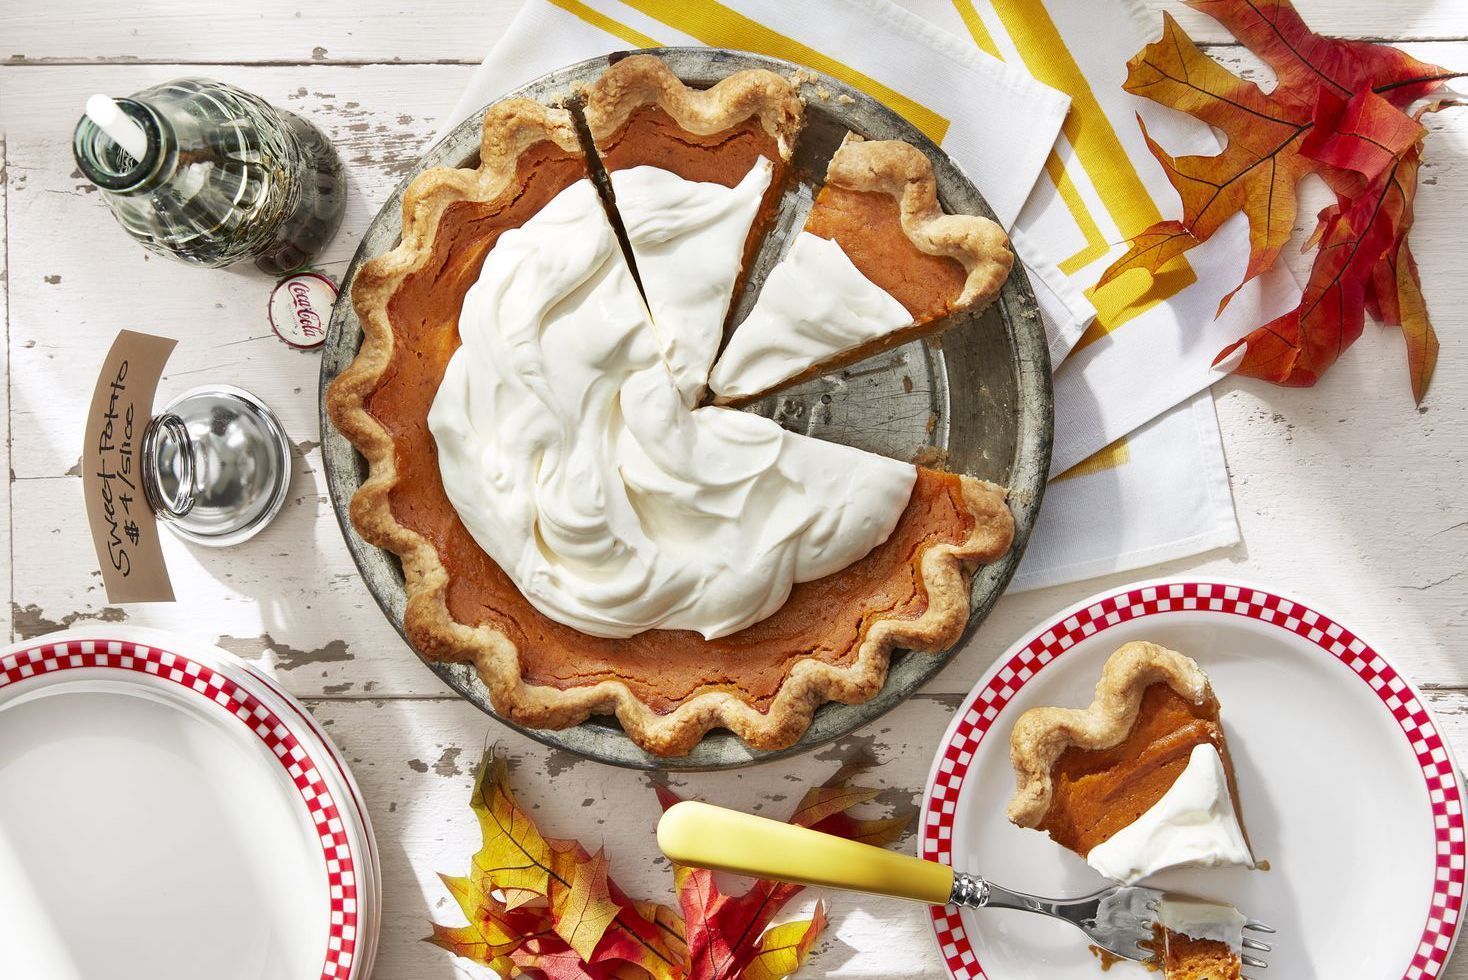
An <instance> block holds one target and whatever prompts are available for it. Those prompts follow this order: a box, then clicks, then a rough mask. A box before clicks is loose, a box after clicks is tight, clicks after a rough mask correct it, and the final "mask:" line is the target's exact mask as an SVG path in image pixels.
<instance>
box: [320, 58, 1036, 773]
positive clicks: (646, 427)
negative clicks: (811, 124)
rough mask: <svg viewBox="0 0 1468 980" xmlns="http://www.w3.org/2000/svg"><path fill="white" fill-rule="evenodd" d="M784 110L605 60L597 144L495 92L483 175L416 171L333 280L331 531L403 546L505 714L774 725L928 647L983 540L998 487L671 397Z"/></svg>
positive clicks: (771, 88) (953, 614) (640, 735)
mask: <svg viewBox="0 0 1468 980" xmlns="http://www.w3.org/2000/svg"><path fill="white" fill-rule="evenodd" d="M793 99H794V96H793V93H792V92H791V90H790V88H789V86H788V84H787V83H785V82H784V81H783V80H782V79H779V78H778V76H774V75H771V74H770V73H768V72H742V73H739V74H737V75H734V76H731V77H730V78H729V79H727V80H726V81H724V82H722V83H720V84H719V85H716V86H715V87H714V88H712V89H710V90H708V91H707V92H695V91H694V90H691V89H688V88H686V87H684V86H683V85H682V83H681V82H679V81H678V80H677V79H676V78H673V77H672V76H671V74H670V73H669V72H667V71H666V69H665V68H664V67H663V66H662V64H661V63H660V62H658V61H656V60H655V59H648V58H628V59H625V60H624V61H621V62H619V63H618V64H616V65H614V66H613V67H612V68H610V69H609V70H608V72H607V74H606V77H605V78H603V79H602V80H601V82H599V83H597V85H595V86H593V87H592V89H591V90H590V91H589V93H588V97H587V103H586V109H585V117H586V118H585V121H586V123H587V129H588V130H589V131H590V133H591V134H592V136H593V137H594V142H595V148H596V151H597V153H598V154H599V157H597V158H592V159H587V158H586V157H584V156H583V155H582V153H581V152H580V151H579V150H578V148H577V141H576V138H575V131H574V126H573V123H574V119H573V118H572V117H571V116H570V115H568V114H567V113H566V112H564V111H562V110H558V109H547V108H543V107H541V106H538V105H535V104H534V103H513V102H512V103H506V104H503V105H501V106H499V107H496V108H495V109H493V110H491V111H490V112H489V113H488V114H487V115H486V118H485V132H484V138H483V147H484V148H483V152H482V154H481V160H480V163H479V166H478V167H477V168H475V169H473V170H462V171H452V170H433V171H428V172H426V173H424V174H422V175H421V176H419V177H418V178H416V179H415V180H414V181H413V183H412V184H411V186H410V188H409V191H408V193H407V195H406V196H405V198H404V231H403V240H402V242H401V244H400V245H398V246H397V247H396V248H395V249H393V250H392V251H390V252H388V253H387V254H385V255H382V256H379V257H377V258H374V259H372V260H370V261H368V262H367V263H365V264H364V265H363V266H362V268H361V270H360V271H359V272H358V274H357V278H356V282H355V283H354V286H353V289H352V301H353V303H354V305H355V307H356V309H357V312H358V315H359V317H360V319H361V322H362V326H363V331H364V334H365V339H364V343H363V346H362V349H361V352H360V353H359V355H358V357H357V359H356V360H355V361H354V362H353V363H352V365H351V366H350V367H349V369H348V370H346V371H345V372H343V373H342V375H341V376H340V377H339V378H338V379H337V380H336V382H335V383H334V384H333V385H332V387H331V389H330V391H329V392H328V396H327V406H328V409H329V411H330V413H331V417H332V419H333V420H334V421H335V422H336V424H337V426H338V427H339V428H340V429H341V431H342V432H343V433H344V434H345V435H347V436H348V438H350V439H351V440H352V442H353V443H354V444H355V445H356V446H357V448H358V449H359V450H360V451H361V452H362V454H363V455H364V456H365V457H366V458H367V461H368V464H369V466H370V470H371V472H370V476H369V478H368V479H367V480H366V482H365V483H364V484H363V487H362V489H361V491H360V492H359V493H358V494H357V496H356V497H355V498H354V499H353V501H352V508H351V514H352V520H353V523H354V524H355V526H356V527H357V529H358V531H359V532H360V533H361V534H362V536H363V538H364V539H366V540H368V541H369V542H371V543H373V544H376V545H378V546H380V547H384V548H387V549H390V550H392V551H393V552H395V553H396V554H398V555H399V556H400V557H401V558H402V562H403V569H404V577H405V580H406V590H407V595H408V600H407V606H406V609H405V613H404V628H405V631H406V633H407V634H408V637H409V639H410V640H411V641H412V643H413V644H414V646H415V647H416V648H417V649H418V650H419V651H420V652H421V653H422V654H423V655H425V656H427V657H431V658H438V659H443V660H454V661H461V662H472V663H473V664H475V666H476V667H477V669H478V672H479V675H480V677H481V678H482V679H483V681H484V683H485V685H486V687H487V688H488V690H489V693H490V696H491V698H492V700H493V702H494V705H495V707H496V709H497V710H498V711H500V712H501V713H503V714H504V715H506V716H507V717H509V718H510V719H512V720H514V721H516V722H518V723H520V724H523V725H529V726H534V727H549V728H556V727H565V726H568V725H573V724H577V723H579V722H581V721H583V720H585V719H586V718H587V717H588V716H590V715H592V714H615V715H616V717H617V718H618V719H619V720H620V722H621V723H622V726H623V728H624V729H625V730H626V732H627V734H628V736H629V737H630V738H632V739H633V740H634V741H635V742H636V743H637V744H639V745H640V746H642V747H643V748H645V749H647V750H648V751H651V752H654V753H659V754H665V755H668V754H682V753H686V752H687V751H688V750H689V749H691V748H692V747H693V746H694V745H695V744H696V743H697V742H698V741H699V739H701V738H702V737H703V735H704V734H705V733H706V732H707V731H708V730H709V729H711V728H714V727H724V728H728V729H731V730H732V731H734V732H735V733H737V734H738V735H739V736H740V737H742V738H743V739H745V740H746V741H747V742H749V743H750V744H751V745H753V746H755V747H758V748H780V747H784V746H787V745H790V744H791V743H793V742H794V741H796V740H797V739H798V738H799V737H800V736H801V734H803V733H804V731H805V730H806V728H807V727H808V725H809V724H810V719H811V715H812V713H813V712H814V710H815V709H816V707H818V706H819V705H820V704H822V703H824V702H825V701H830V700H836V701H845V702H857V701H862V700H865V699H867V698H870V697H872V696H873V695H874V694H876V693H877V692H878V691H879V690H880V689H881V687H882V684H883V682H884V680H885V677H886V670H887V663H888V658H889V656H890V654H891V652H892V651H893V650H894V649H898V648H908V649H916V650H932V651H936V650H942V649H945V648H946V647H948V646H950V645H952V643H953V642H955V640H956V639H957V638H958V637H959V635H960V634H961V632H962V630H963V627H964V625H965V624H966V622H967V620H968V615H969V589H968V583H969V578H970V576H971V575H972V573H973V571H974V569H975V568H977V567H978V565H980V564H982V563H985V562H992V561H994V560H996V559H998V558H999V557H1000V556H1002V555H1003V554H1004V553H1005V552H1006V551H1007V550H1008V549H1009V546H1010V541H1011V537H1012V534H1013V518H1012V516H1011V515H1010V512H1009V509H1008V506H1007V504H1006V503H1005V492H1004V491H1003V490H1002V489H1001V488H999V487H996V486H993V485H992V484H988V483H985V482H983V481H981V480H978V479H975V478H972V477H968V476H962V475H959V474H953V473H945V472H940V471H937V470H930V469H922V468H918V467H915V466H912V465H911V464H908V463H905V462H898V461H895V460H890V459H886V458H883V457H879V456H875V455H872V454H869V453H866V452H862V451H860V450H856V449H851V448H848V447H845V446H839V445H834V444H829V443H825V442H821V441H819V440H815V439H812V438H809V437H806V436H802V435H798V434H795V433H790V432H786V431H785V430H783V429H781V428H780V427H779V426H777V425H776V424H775V423H773V422H771V421H769V420H767V419H764V418H760V417H757V416H753V415H749V414H745V413H741V412H738V411H734V410H731V409H728V408H722V407H717V406H705V407H702V408H694V407H693V406H694V403H695V398H696V395H697V393H699V392H701V391H702V389H703V386H704V384H705V383H706V380H707V378H706V375H707V371H708V368H709V363H710V362H711V361H712V358H713V350H714V349H716V346H717V343H718V338H719V336H720V334H721V331H722V327H723V319H724V316H725V311H726V309H727V307H728V303H729V297H730V296H731V295H732V292H733V290H734V289H735V288H736V287H737V285H738V279H739V276H740V274H741V273H740V270H741V268H742V264H743V260H744V258H745V257H746V256H747V255H748V254H749V253H750V251H751V249H753V248H754V247H756V244H757V242H756V239H757V238H758V235H759V233H760V228H761V223H762V221H763V220H764V218H765V216H766V214H767V212H768V209H769V208H770V206H771V205H770V200H771V198H770V197H769V195H770V194H771V193H772V191H771V190H770V189H771V188H774V187H775V186H777V185H778V183H779V182H780V180H781V179H782V171H783V168H784V166H785V160H786V159H787V158H788V156H789V149H790V140H792V139H793V138H794V134H795V131H796V129H797V128H798V123H799V118H800V113H799V103H798V101H792V100H793ZM603 168H604V169H603ZM644 168H646V169H647V170H649V171H656V172H655V173H643V174H641V175H637V174H636V172H637V171H639V170H643V169H644ZM766 170H767V171H768V177H769V182H768V185H767V186H765V185H763V184H762V185H761V186H764V189H762V190H761V191H760V192H759V194H758V195H756V194H755V193H754V192H753V190H751V187H752V186H753V185H750V184H748V183H746V181H747V180H749V179H750V175H751V174H756V175H758V176H759V177H760V180H761V181H763V180H764V171H766ZM606 172H609V173H610V176H611V180H610V186H611V188H612V190H613V191H615V194H616V200H615V201H613V200H611V199H604V198H603V197H602V196H601V195H599V193H598V192H599V190H602V189H604V186H601V187H599V186H598V182H597V178H599V177H600V176H601V175H602V174H603V173H606ZM619 177H626V178H634V177H635V178H636V179H632V180H631V182H630V183H629V182H628V181H627V180H619ZM638 180H641V181H642V183H640V184H639V183H638V182H637V181H638ZM619 184H620V186H619ZM649 187H651V188H654V190H653V191H648V190H647V188H649ZM629 188H631V189H630V190H629ZM741 188H742V189H741ZM649 202H651V203H652V204H657V205H658V206H657V207H656V208H652V207H650V206H648V207H647V208H646V209H645V210H639V209H643V208H644V206H645V205H648V204H649ZM629 212H630V213H629ZM609 214H610V215H611V216H612V220H609V217H608V215H609ZM618 215H620V220H621V222H622V223H623V224H624V225H625V227H626V228H627V229H628V231H629V232H635V234H630V235H629V238H630V239H631V241H630V249H629V250H628V252H624V250H623V249H622V248H621V247H620V243H619V242H618V239H617V236H616V234H615V232H614V224H613V220H615V218H616V217H617V216H618ZM710 216H712V217H710ZM704 217H710V220H708V221H702V220H701V219H702V218H704ZM648 229H651V230H648ZM644 231H645V232H646V234H644ZM629 252H630V254H628V253H629ZM892 261H893V263H894V264H895V265H899V266H900V265H902V264H903V262H905V261H906V259H905V258H904V257H903V256H900V255H899V256H894V257H893V259H892ZM634 270H635V272H640V273H641V283H640V287H641V288H640V290H639V283H638V281H637V278H636V276H635V273H634ZM693 287H697V288H696V289H693ZM695 293H697V295H694V294H695ZM711 297H712V298H711ZM710 338H712V339H710ZM711 345H712V346H711Z"/></svg>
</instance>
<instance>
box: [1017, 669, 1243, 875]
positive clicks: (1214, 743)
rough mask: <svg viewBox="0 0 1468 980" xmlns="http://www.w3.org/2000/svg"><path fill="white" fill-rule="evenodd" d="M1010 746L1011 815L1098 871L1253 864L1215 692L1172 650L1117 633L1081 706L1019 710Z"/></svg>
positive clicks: (1138, 872)
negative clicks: (1118, 640)
mask: <svg viewBox="0 0 1468 980" xmlns="http://www.w3.org/2000/svg"><path fill="white" fill-rule="evenodd" d="M1010 755H1011V759H1012V761H1013V763H1014V769H1015V774H1016V777H1017V787H1016V790H1015V795H1014V799H1013V800H1012V801H1011V802H1010V805H1009V818H1010V820H1012V821H1013V822H1014V823H1015V824H1017V825H1019V826H1021V827H1031V828H1034V829H1036V830H1043V831H1046V832H1047V833H1048V834H1049V835H1050V837H1051V838H1052V839H1053V840H1054V841H1055V842H1056V843H1058V844H1060V845H1061V846H1063V847H1066V848H1069V849H1070V850H1072V851H1074V852H1075V853H1077V854H1079V855H1081V857H1083V858H1085V859H1086V862H1087V863H1088V864H1090V865H1091V866H1092V867H1093V868H1095V869H1096V870H1097V871H1099V872H1100V873H1101V874H1103V875H1105V876H1106V877H1108V878H1111V879H1113V880H1116V881H1120V882H1123V883H1126V884H1131V883H1134V882H1136V881H1139V880H1140V879H1142V878H1144V877H1146V876H1148V875H1151V874H1155V873H1156V872H1159V871H1162V870H1164V869H1166V868H1172V867H1180V866H1197V867H1221V866H1226V865H1239V866H1244V867H1253V864H1254V861H1253V856H1252V854H1251V852H1250V849H1249V843H1248V838H1247V836H1246V834H1245V832H1244V827H1243V819H1242V817H1241V815H1240V810H1239V806H1238V786H1237V781H1236V779H1235V777H1234V770H1233V763H1232V760H1231V759H1230V757H1229V752H1228V744H1227V742H1226V741H1225V739H1224V733H1223V727H1222V725H1221V724H1220V722H1219V705H1218V699H1217V698H1216V697H1215V696H1214V694H1213V689H1212V687H1211V686H1210V685H1209V683H1208V678H1207V677H1206V676H1205V675H1204V673H1203V671H1202V670H1201V669H1200V668H1199V667H1198V665H1197V664H1196V663H1194V662H1193V661H1192V660H1191V659H1189V658H1188V657H1185V656H1183V655H1182V654H1180V653H1177V652H1175V651H1172V650H1168V649H1166V648H1165V647H1161V646H1157V645H1156V644H1153V643H1143V642H1136V643H1128V644H1126V645H1125V646H1123V647H1122V648H1121V649H1119V650H1117V651H1116V653H1114V654H1112V656H1111V658H1110V659H1109V660H1108V661H1107V662H1106V667H1105V669H1104V670H1103V672H1102V675H1101V681H1100V683H1098V684H1097V685H1096V698H1095V700H1094V701H1093V702H1092V703H1091V705H1090V706H1089V707H1087V708H1084V709H1079V708H1032V709H1030V710H1029V711H1027V712H1025V713H1024V714H1023V715H1022V716H1021V717H1020V719H1019V721H1018V722H1017V723H1016V724H1015V727H1014V732H1013V734H1012V735H1011V739H1010Z"/></svg>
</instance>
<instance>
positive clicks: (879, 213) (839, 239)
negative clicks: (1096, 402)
mask: <svg viewBox="0 0 1468 980" xmlns="http://www.w3.org/2000/svg"><path fill="white" fill-rule="evenodd" d="M1013 261H1014V255H1013V253H1012V252H1011V251H1010V250H1009V239H1008V237H1007V236H1006V235H1005V234H1004V230H1003V229H1002V228H1000V227H999V226H998V225H996V224H995V223H994V222H992V221H990V220H989V219H987V218H981V217H977V216H974V215H966V214H944V213H943V209H942V208H941V207H940V206H939V204H938V197H937V191H936V181H935V179H934V177H933V165H932V163H931V162H930V161H929V160H928V158H927V157H926V156H924V155H923V153H922V151H920V150H919V149H917V148H916V147H914V146H911V145H909V144H907V143H903V142H901V141H897V140H880V141H864V140H862V139H860V138H858V137H855V136H848V137H847V139H846V140H845V141H844V142H843V143H842V145H841V147H840V149H838V150H837V151H836V154H835V155H834V156H833V157H832V158H831V163H830V165H829V167H828V169H827V172H826V182H825V184H824V186H823V187H822V188H821V191H820V193H819V194H818V195H817V196H816V200H815V204H814V205H813V206H812V208H811V212H810V215H809V216H808V218H807V219H806V223H805V230H804V231H802V232H801V233H800V234H799V235H797V236H796V239H795V242H794V243H793V244H792V246H791V248H790V252H789V254H788V255H787V256H786V258H785V259H784V260H783V261H782V262H781V263H780V264H779V265H777V266H776V267H775V268H774V269H772V270H771V271H770V275H769V277H768V278H767V279H766V281H765V283H764V285H763V287H762V288H761V290H760V295H759V299H758V300H757V301H756V303H755V305H754V308H753V309H752V310H751V311H750V313H749V316H747V317H746V318H745V319H744V321H743V322H742V323H741V324H740V325H739V327H738V329H736V330H735V332H734V335H733V337H731V338H730V340H729V344H728V346H727V347H726V348H725V350H724V352H723V354H722V355H721V356H720V357H719V361H718V364H716V365H715V367H714V371H713V375H712V376H711V377H710V379H709V387H710V388H711V389H712V390H713V392H714V400H715V402H716V403H719V404H738V403H741V402H745V401H748V400H750V399H752V398H756V397H758V396H760V395H763V394H767V393H769V392H770V391H774V390H777V389H779V388H783V387H786V386H788V385H791V384H795V383H798V382H800V381H804V380H806V379H807V378H810V377H814V376H817V375H820V374H826V373H829V372H831V371H834V370H837V369H839V368H842V367H845V366H847V365H849V364H853V363H855V362H856V361H859V360H862V359H864V358H867V357H871V356H872V355H874V354H877V353H880V352H881V351H884V350H888V349H890V348H893V347H896V346H899V345H901V344H905V343H907V342H908V341H911V340H915V339H917V338H918V337H922V336H926V335H928V334H931V333H934V332H936V331H938V330H940V329H942V328H943V327H944V326H946V325H947V324H948V323H950V322H951V321H950V320H948V319H946V318H947V317H948V316H949V315H950V314H952V313H955V312H958V311H960V310H966V309H976V308H978V309H981V308H983V307H984V306H985V305H987V304H988V303H989V302H990V301H991V300H992V299H993V298H994V297H995V296H996V295H997V294H998V293H999V290H1000V289H1001V288H1002V287H1003V285H1004V281H1005V279H1006V278H1008V276H1009V270H1010V266H1011V265H1012V264H1013Z"/></svg>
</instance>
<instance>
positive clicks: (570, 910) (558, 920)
mask: <svg viewBox="0 0 1468 980" xmlns="http://www.w3.org/2000/svg"><path fill="white" fill-rule="evenodd" d="M561 855H569V856H570V858H571V860H569V861H568V860H565V858H564V857H561ZM557 857H558V858H559V859H558V860H555V865H556V870H557V872H558V873H557V874H556V875H555V876H554V877H552V878H551V884H550V892H551V894H550V899H551V920H552V922H553V923H554V928H555V930H556V935H558V936H560V937H561V938H562V939H564V940H565V941H566V945H567V946H570V947H571V948H572V949H574V950H575V951H576V953H577V955H579V956H580V957H581V958H582V959H583V960H585V961H586V962H588V963H590V962H591V958H592V954H593V953H594V952H595V951H596V945H597V943H599V942H601V937H602V936H603V935H604V934H605V933H606V931H607V926H609V925H611V924H612V920H613V919H615V918H616V917H617V913H618V912H619V911H621V909H620V907H619V906H618V905H617V903H616V902H614V901H612V899H611V896H610V893H609V892H608V889H607V856H606V854H605V852H603V851H600V850H598V851H597V852H596V853H595V854H593V855H591V856H590V857H589V858H588V859H586V860H584V861H582V860H577V858H579V855H577V854H576V853H575V852H574V851H566V852H558V853H557Z"/></svg>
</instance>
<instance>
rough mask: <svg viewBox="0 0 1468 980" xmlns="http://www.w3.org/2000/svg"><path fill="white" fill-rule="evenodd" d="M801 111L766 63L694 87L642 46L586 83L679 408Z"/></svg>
mask: <svg viewBox="0 0 1468 980" xmlns="http://www.w3.org/2000/svg"><path fill="white" fill-rule="evenodd" d="M803 111H804V110H803V106H802V105H801V102H800V99H799V97H798V96H797V95H796V93H795V88H794V86H793V85H792V84H791V83H790V82H789V81H788V80H786V79H784V78H781V77H780V76H779V75H776V74H775V73H774V72H770V71H762V70H751V71H741V72H737V73H735V74H733V75H730V76H729V77H728V78H725V79H723V80H722V81H720V82H719V83H718V84H717V85H715V86H713V87H712V88H710V89H704V90H699V89H693V88H689V87H688V86H686V85H684V84H683V82H682V81H680V80H679V79H678V78H677V76H675V75H674V74H673V73H672V72H671V71H669V70H668V68H667V66H666V65H664V64H663V62H662V61H660V60H659V59H657V58H654V57H652V56H650V55H634V56H632V57H630V58H624V59H623V60H621V61H618V62H617V63H616V64H614V65H612V66H611V67H610V68H608V69H607V71H606V72H605V73H604V74H603V75H602V76H601V78H600V79H598V80H597V81H596V83H595V84H593V85H592V86H591V87H590V88H589V89H588V90H587V92H586V108H585V114H586V124H587V129H588V130H589V131H590V133H591V138H592V141H593V142H594V143H595V145H596V151H597V154H598V156H599V157H600V161H601V165H602V166H603V167H604V168H605V169H606V172H607V175H608V178H609V180H610V184H611V191H612V200H613V201H614V202H615V205H616V213H617V214H618V215H619V217H620V218H621V222H622V225H623V227H624V229H625V230H626V234H627V240H628V243H629V244H630V246H631V249H632V258H633V262H634V264H635V266H636V268H637V274H638V278H639V280H640V282H641V284H642V291H643V295H644V296H646V298H647V305H648V309H649V310H651V312H652V317H653V320H654V321H655V322H656V324H657V329H658V331H659V334H660V337H661V340H662V347H663V356H664V358H665V359H666V360H667V362H668V367H669V370H671V371H672V372H673V377H674V378H675V379H676V381H677V384H678V390H679V391H680V392H681V393H682V394H683V398H684V401H685V402H687V404H689V405H690V406H691V405H695V404H697V403H698V402H699V400H700V399H701V398H702V397H703V393H704V388H705V385H706V383H707V381H708V373H709V368H710V367H712V366H713V363H714V357H715V355H716V354H717V353H718V350H719V344H720V343H721V342H722V341H723V338H724V321H725V320H726V319H727V317H728V314H729V305H730V302H731V300H732V299H733V297H734V292H735V288H736V286H737V285H738V284H739V283H740V281H741V280H742V277H743V271H744V269H745V268H747V267H748V265H749V262H750V260H751V259H752V258H753V257H754V253H755V251H756V250H757V249H758V247H759V243H760V241H761V240H762V238H763V235H764V232H765V229H766V227H767V226H768V224H769V221H770V217H771V216H772V215H773V213H774V210H775V207H776V205H777V204H778V202H779V199H780V192H781V190H782V188H783V186H784V179H785V171H786V167H787V166H788V164H789V160H790V154H791V152H792V150H793V148H794V143H795V138H796V135H797V134H798V133H799V131H800V126H801V122H802V120H803Z"/></svg>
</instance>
